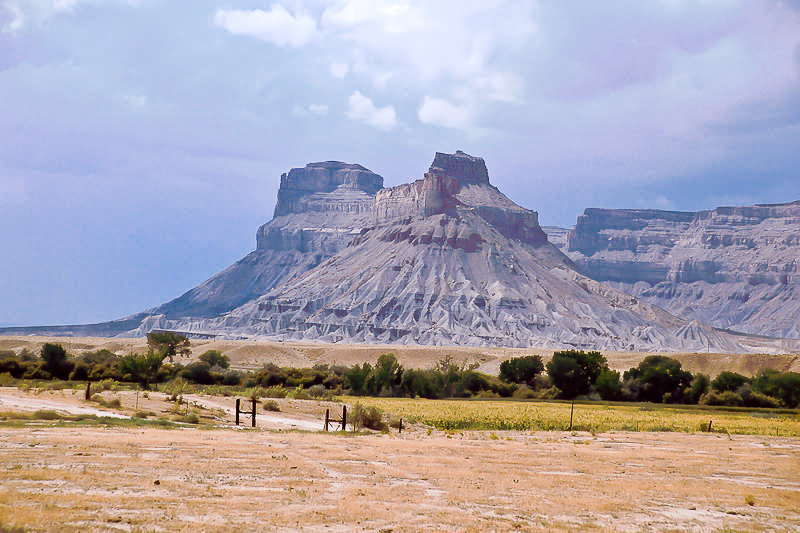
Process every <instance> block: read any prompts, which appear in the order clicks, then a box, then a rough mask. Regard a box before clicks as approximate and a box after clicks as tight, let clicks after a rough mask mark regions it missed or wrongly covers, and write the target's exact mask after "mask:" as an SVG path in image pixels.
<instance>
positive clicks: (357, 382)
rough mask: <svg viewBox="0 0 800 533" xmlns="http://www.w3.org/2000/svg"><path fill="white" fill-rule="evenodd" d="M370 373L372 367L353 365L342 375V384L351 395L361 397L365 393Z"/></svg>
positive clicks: (368, 365) (365, 364)
mask: <svg viewBox="0 0 800 533" xmlns="http://www.w3.org/2000/svg"><path fill="white" fill-rule="evenodd" d="M370 372H372V365H370V364H369V363H364V364H363V365H353V366H351V367H350V368H349V369H348V370H347V372H345V373H344V384H345V386H346V387H347V388H348V389H350V394H351V395H353V396H363V395H365V394H366V393H367V390H366V383H367V376H369V374H370Z"/></svg>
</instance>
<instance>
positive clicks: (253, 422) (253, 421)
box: [251, 398, 257, 427]
mask: <svg viewBox="0 0 800 533" xmlns="http://www.w3.org/2000/svg"><path fill="white" fill-rule="evenodd" d="M251 400H252V401H253V420H252V425H251V427H256V402H257V400H256V399H255V398H251Z"/></svg>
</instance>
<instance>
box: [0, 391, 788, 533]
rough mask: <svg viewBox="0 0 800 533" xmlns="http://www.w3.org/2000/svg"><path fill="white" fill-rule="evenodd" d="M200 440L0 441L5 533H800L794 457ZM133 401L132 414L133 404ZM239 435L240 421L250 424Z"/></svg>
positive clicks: (442, 442)
mask: <svg viewBox="0 0 800 533" xmlns="http://www.w3.org/2000/svg"><path fill="white" fill-rule="evenodd" d="M103 396H105V397H107V398H108V399H111V398H112V397H114V398H120V399H121V406H120V407H119V408H109V407H103V406H100V405H99V404H98V403H97V402H87V401H85V400H83V398H82V395H81V393H80V391H72V390H56V391H38V392H37V391H22V390H18V389H15V388H9V387H5V388H0V411H2V412H5V413H9V412H13V411H28V412H33V411H36V410H38V411H41V410H42V409H47V410H54V411H59V412H61V413H73V414H80V413H83V414H103V415H108V414H113V415H116V416H120V417H128V416H131V415H133V414H134V413H135V412H136V411H137V410H138V411H140V412H141V411H150V412H152V413H153V415H165V416H166V415H168V414H170V413H174V411H173V410H174V408H175V407H174V404H173V403H172V402H169V401H167V398H166V395H165V394H164V393H157V392H151V393H148V394H147V397H144V395H143V393H139V394H138V400H137V394H136V392H135V391H117V392H110V391H109V392H105V393H103ZM185 399H186V400H187V401H188V402H189V405H190V406H192V407H193V408H194V409H196V410H198V411H199V412H201V413H202V414H201V418H202V419H203V422H205V423H206V424H207V425H205V426H203V427H202V428H199V427H197V426H192V425H180V426H178V427H176V428H172V429H162V428H158V427H144V426H131V427H126V426H124V425H115V424H108V425H101V426H97V425H94V426H87V425H82V424H81V423H80V422H77V423H69V422H64V421H60V420H41V421H37V420H26V421H14V420H13V419H7V420H6V422H3V423H2V424H0V468H2V471H3V476H2V479H1V480H0V531H2V530H3V529H2V528H3V527H5V528H9V529H10V528H12V527H21V528H24V530H30V531H39V530H43V531H56V530H58V531H86V530H116V531H188V530H192V531H354V530H357V531H383V532H388V531H395V532H399V531H423V530H425V531H427V530H430V531H509V530H522V531H528V530H614V531H642V530H645V531H647V530H671V531H674V530H679V531H697V530H703V531H705V530H740V531H758V530H769V531H797V530H798V529H800V439H799V438H788V437H764V436H741V435H724V434H703V433H697V434H686V433H659V432H652V433H644V432H642V433H638V432H609V433H597V434H594V435H593V434H591V433H582V432H575V433H569V432H519V431H507V432H489V431H465V432H441V431H436V430H431V429H430V428H427V427H425V426H422V425H411V426H410V427H406V428H405V430H404V431H403V432H402V434H399V433H398V432H397V431H396V430H390V432H389V433H372V432H370V433H360V434H354V433H350V432H348V433H339V432H330V433H323V432H321V431H319V430H320V429H321V427H322V417H323V413H324V410H325V409H332V410H333V411H334V412H338V410H339V409H341V406H340V405H339V404H333V403H331V404H328V403H326V402H318V401H309V400H305V401H304V400H288V399H281V400H277V401H278V402H279V404H280V408H281V412H276V413H269V414H268V416H267V414H266V413H265V414H264V415H262V412H261V411H259V414H258V417H257V418H258V420H259V427H258V428H255V429H252V428H250V427H246V425H243V426H240V427H238V428H237V427H235V426H234V425H233V412H232V411H233V409H232V406H233V398H230V397H210V396H205V395H187V396H186V397H185ZM137 401H138V404H136V402H137ZM244 422H245V424H247V425H249V420H244Z"/></svg>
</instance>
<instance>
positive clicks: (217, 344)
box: [0, 336, 800, 376]
mask: <svg viewBox="0 0 800 533" xmlns="http://www.w3.org/2000/svg"><path fill="white" fill-rule="evenodd" d="M45 342H55V343H59V344H62V345H64V347H65V348H66V349H67V351H69V352H70V353H72V354H80V353H83V352H85V351H92V350H98V349H102V348H105V349H108V350H111V351H113V352H116V353H119V354H121V355H125V354H129V353H132V352H144V351H146V349H147V342H146V340H145V339H127V338H101V337H85V338H77V337H34V336H0V350H14V351H16V352H19V351H21V350H22V349H23V348H28V349H29V350H31V351H33V352H34V353H38V352H39V350H40V349H41V347H42V345H43V344H44V343H45ZM191 342H192V351H193V358H196V357H197V356H199V355H200V354H201V353H203V352H204V351H206V350H212V349H215V350H221V351H222V352H223V353H225V354H226V355H228V356H229V357H230V358H231V361H232V364H233V366H234V367H236V368H240V369H257V368H261V367H262V366H263V365H264V364H266V363H274V364H277V365H278V366H295V367H311V366H313V365H314V364H316V363H328V364H336V363H339V364H345V365H353V364H356V363H363V362H364V361H369V362H375V361H376V360H377V359H378V356H380V355H381V354H384V353H393V354H395V355H396V356H397V358H398V360H399V361H400V362H401V363H402V364H403V365H405V366H406V367H410V368H428V367H431V366H433V365H434V364H435V363H436V362H437V361H439V360H440V359H442V358H443V357H444V356H446V355H450V356H452V357H453V359H454V360H455V361H457V362H458V363H467V364H472V363H477V364H478V365H479V370H480V371H482V372H486V373H488V374H494V375H496V374H497V373H498V372H499V371H500V363H501V362H502V361H504V360H505V359H508V358H510V357H519V356H522V355H532V354H538V355H541V356H542V358H543V359H544V360H545V361H547V360H548V359H549V358H550V357H551V356H552V355H553V352H552V350H541V349H522V348H465V347H458V346H394V345H392V346H388V345H377V346H376V345H360V344H322V343H319V344H312V343H306V344H303V343H288V342H287V343H281V342H267V341H222V340H198V339H193V340H192V341H191ZM603 354H604V355H605V356H606V358H607V359H608V362H609V366H610V367H611V368H613V369H615V370H627V369H629V368H631V367H633V366H636V365H637V364H639V362H640V361H642V360H643V359H644V358H645V357H647V356H648V355H650V354H647V353H641V352H603ZM668 355H669V356H670V357H674V358H676V359H678V360H679V361H680V362H681V363H682V364H683V367H684V368H686V369H688V370H689V371H691V372H693V373H694V372H703V373H705V374H709V375H712V376H715V375H716V374H718V373H719V372H721V371H723V370H731V371H735V372H739V373H742V374H745V375H753V374H755V373H756V372H757V371H758V370H759V369H761V368H772V369H775V370H780V371H795V372H800V355H764V354H705V353H700V354H698V353H674V354H672V353H671V354H668Z"/></svg>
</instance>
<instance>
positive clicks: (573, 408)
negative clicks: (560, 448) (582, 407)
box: [569, 400, 575, 432]
mask: <svg viewBox="0 0 800 533" xmlns="http://www.w3.org/2000/svg"><path fill="white" fill-rule="evenodd" d="M574 412H575V400H572V408H571V409H570V410H569V430H570V432H572V413H574Z"/></svg>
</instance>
